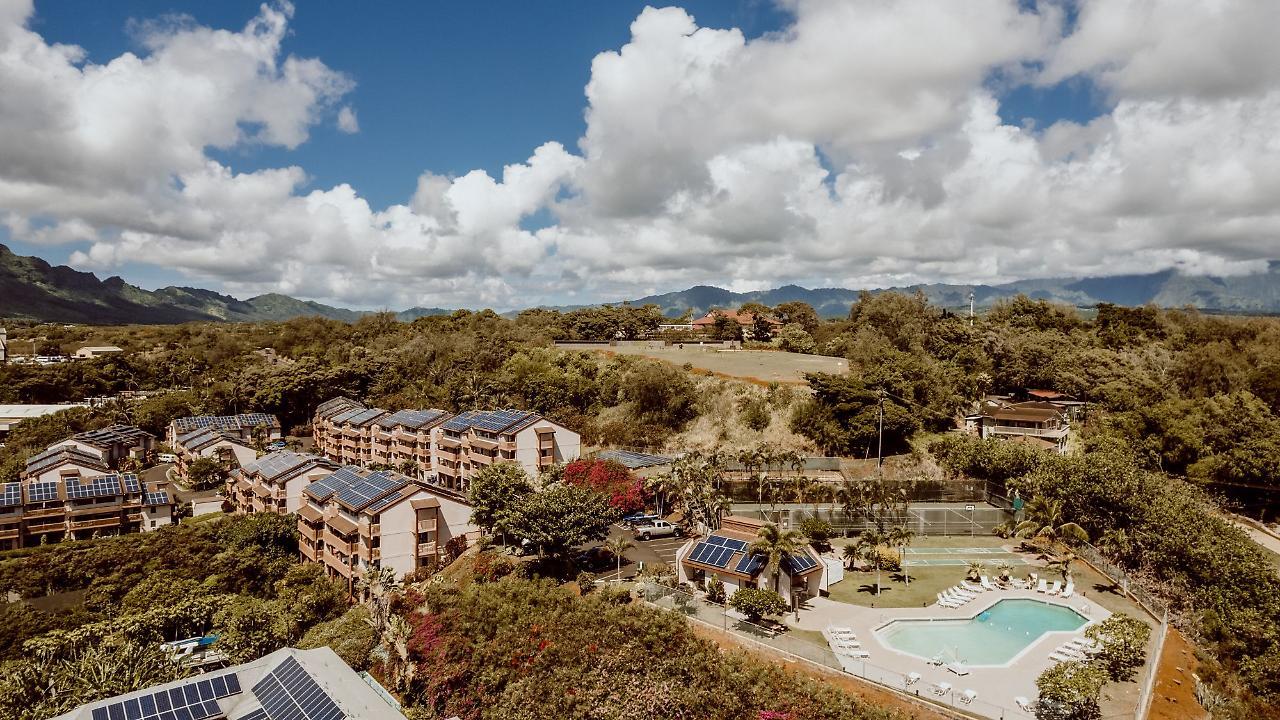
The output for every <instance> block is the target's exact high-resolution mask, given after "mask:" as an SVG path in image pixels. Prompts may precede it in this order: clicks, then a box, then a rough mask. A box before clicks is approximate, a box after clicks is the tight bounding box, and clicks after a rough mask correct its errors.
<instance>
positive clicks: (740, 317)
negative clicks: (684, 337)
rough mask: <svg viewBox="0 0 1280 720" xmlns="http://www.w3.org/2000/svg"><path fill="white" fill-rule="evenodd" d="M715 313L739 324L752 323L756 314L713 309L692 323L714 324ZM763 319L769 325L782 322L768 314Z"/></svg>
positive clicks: (701, 324) (695, 325)
mask: <svg viewBox="0 0 1280 720" xmlns="http://www.w3.org/2000/svg"><path fill="white" fill-rule="evenodd" d="M717 315H724V316H725V317H727V318H729V319H730V320H733V321H734V322H736V323H738V324H739V325H753V324H755V321H756V316H755V315H754V314H753V313H744V312H741V311H739V310H714V311H712V312H709V313H707V314H706V315H703V316H702V317H700V318H698V319H697V320H694V321H693V323H692V324H693V326H694V327H702V326H707V325H714V324H715V322H716V316H717ZM764 321H765V322H767V323H769V324H770V325H781V324H782V323H781V322H780V321H778V320H775V319H774V318H771V317H768V316H765V318H764Z"/></svg>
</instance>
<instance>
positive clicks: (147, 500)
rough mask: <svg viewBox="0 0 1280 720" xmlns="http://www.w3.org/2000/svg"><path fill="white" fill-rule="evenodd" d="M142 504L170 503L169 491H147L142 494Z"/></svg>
mask: <svg viewBox="0 0 1280 720" xmlns="http://www.w3.org/2000/svg"><path fill="white" fill-rule="evenodd" d="M142 504H143V505H168V504H169V493H167V492H165V491H164V490H157V491H155V492H149V493H146V494H144V495H143V496H142Z"/></svg>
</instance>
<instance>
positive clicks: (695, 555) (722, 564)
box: [689, 542, 737, 568]
mask: <svg viewBox="0 0 1280 720" xmlns="http://www.w3.org/2000/svg"><path fill="white" fill-rule="evenodd" d="M735 552H737V551H736V550H734V549H733V548H728V547H723V546H720V545H712V544H711V543H709V542H700V543H698V544H697V545H695V546H694V547H693V552H692V553H690V554H689V559H690V560H691V561H693V562H698V563H702V564H703V565H710V566H712V567H718V568H727V567H729V558H731V557H733V554H734V553H735Z"/></svg>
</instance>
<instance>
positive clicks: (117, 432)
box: [58, 425, 156, 468]
mask: <svg viewBox="0 0 1280 720" xmlns="http://www.w3.org/2000/svg"><path fill="white" fill-rule="evenodd" d="M58 445H67V446H73V447H77V448H80V449H81V450H84V451H86V452H89V453H97V454H100V455H102V457H103V459H105V460H106V461H107V464H108V465H110V466H111V467H113V468H119V467H120V461H121V460H124V459H125V458H130V459H133V460H139V461H140V460H145V459H146V457H147V455H149V454H150V453H151V452H152V451H154V450H155V448H156V438H155V436H154V435H152V434H151V433H149V432H147V431H146V430H143V429H142V428H137V427H134V426H132V425H111V426H109V427H105V428H102V429H101V430H89V431H87V432H82V433H76V434H75V435H72V436H71V437H70V438H68V439H66V440H64V441H62V442H61V443H58Z"/></svg>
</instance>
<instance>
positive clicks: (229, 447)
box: [173, 427, 258, 480]
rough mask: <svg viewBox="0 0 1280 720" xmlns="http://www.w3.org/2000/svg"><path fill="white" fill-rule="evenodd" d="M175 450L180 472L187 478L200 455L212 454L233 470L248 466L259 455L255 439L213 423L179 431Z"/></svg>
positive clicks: (212, 456) (204, 456) (207, 455)
mask: <svg viewBox="0 0 1280 720" xmlns="http://www.w3.org/2000/svg"><path fill="white" fill-rule="evenodd" d="M173 454H174V455H175V456H176V457H177V463H175V465H176V467H177V470H178V475H180V476H181V477H182V478H183V479H184V480H185V479H186V478H187V477H188V474H189V472H190V468H191V463H192V462H193V461H194V460H196V459H197V458H202V457H203V458H212V459H214V460H217V461H218V462H220V463H221V464H222V466H223V467H224V468H227V469H228V470H231V469H234V468H238V467H244V466H245V465H247V464H249V463H251V462H253V461H254V460H255V459H257V457H258V451H257V449H256V448H254V447H253V444H252V441H250V440H245V439H244V438H243V437H241V436H240V435H238V434H236V433H234V432H230V431H227V430H220V429H218V428H212V427H207V428H201V429H199V430H194V431H192V432H189V433H187V434H185V435H179V436H178V441H177V442H176V443H174V445H173Z"/></svg>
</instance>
